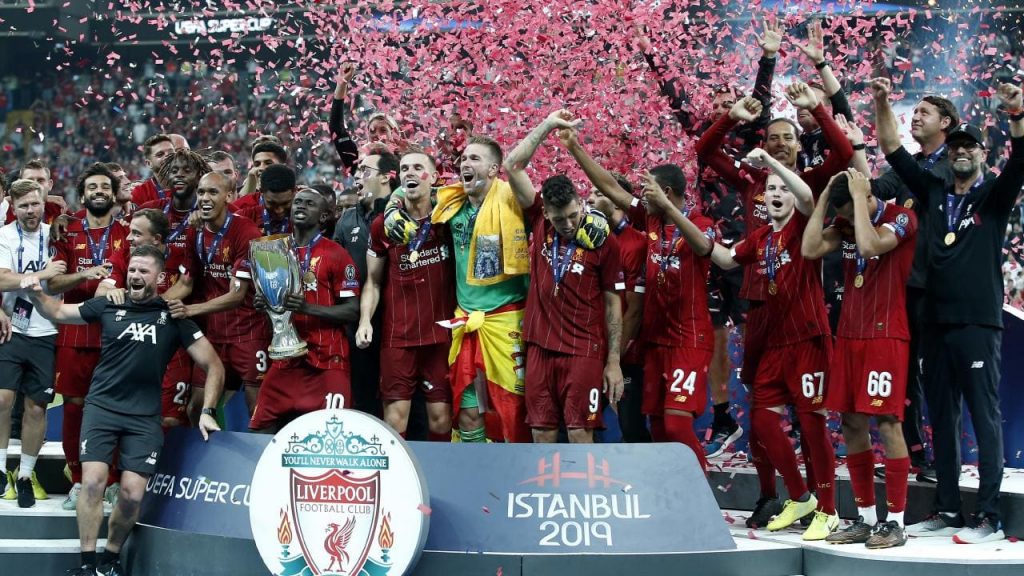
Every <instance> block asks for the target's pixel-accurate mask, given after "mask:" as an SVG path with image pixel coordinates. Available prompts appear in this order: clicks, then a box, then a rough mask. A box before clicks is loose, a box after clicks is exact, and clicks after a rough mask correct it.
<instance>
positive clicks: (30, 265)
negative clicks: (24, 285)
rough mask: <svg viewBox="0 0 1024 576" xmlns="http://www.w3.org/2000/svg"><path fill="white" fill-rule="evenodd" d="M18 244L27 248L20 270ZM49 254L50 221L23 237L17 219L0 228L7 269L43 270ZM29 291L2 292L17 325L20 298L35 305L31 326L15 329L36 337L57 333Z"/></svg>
mask: <svg viewBox="0 0 1024 576" xmlns="http://www.w3.org/2000/svg"><path fill="white" fill-rule="evenodd" d="M40 240H42V250H40ZM19 246H21V247H23V248H24V251H23V252H22V254H21V269H20V270H19V269H18V247H19ZM49 257H50V225H49V224H42V225H40V226H39V230H38V231H36V232H34V233H28V232H23V233H22V235H21V237H19V235H18V225H17V222H11V223H10V224H8V225H6V226H4V227H3V228H0V268H5V269H7V270H10V271H12V272H16V273H20V274H26V273H28V274H31V273H33V272H38V271H39V270H42V269H43V266H44V265H45V264H46V260H47V259H48V258H49ZM28 294H29V293H28V291H25V290H16V291H12V292H4V293H3V299H4V312H6V313H7V315H8V316H10V317H11V321H12V323H14V324H16V323H15V322H14V308H15V304H16V303H17V301H18V300H19V299H21V300H24V301H27V302H29V303H30V304H32V307H33V310H32V315H31V316H29V321H28V329H27V330H24V329H21V328H19V327H18V326H17V325H15V326H14V331H15V332H17V333H18V334H22V335H24V336H30V337H33V338H35V337H39V336H51V335H53V334H56V333H57V327H56V326H54V325H53V323H52V322H50V321H49V320H47V319H46V318H43V315H42V314H40V313H39V311H38V310H35V303H34V302H32V300H31V299H30V298H29V296H28Z"/></svg>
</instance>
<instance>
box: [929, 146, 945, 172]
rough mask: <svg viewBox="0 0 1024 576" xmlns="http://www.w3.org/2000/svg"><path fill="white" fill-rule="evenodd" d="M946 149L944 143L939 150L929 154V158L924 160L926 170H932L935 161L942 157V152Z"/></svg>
mask: <svg viewBox="0 0 1024 576" xmlns="http://www.w3.org/2000/svg"><path fill="white" fill-rule="evenodd" d="M945 151H946V145H945V144H943V145H942V146H940V147H939V149H938V150H936V151H935V152H932V153H931V154H929V155H928V159H927V160H925V161H924V168H925V170H931V169H932V167H933V166H935V163H936V162H938V161H939V158H941V157H942V153H943V152H945Z"/></svg>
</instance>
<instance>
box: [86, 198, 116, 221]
mask: <svg viewBox="0 0 1024 576" xmlns="http://www.w3.org/2000/svg"><path fill="white" fill-rule="evenodd" d="M113 209H114V202H113V201H109V202H106V201H105V202H104V203H103V204H97V203H96V202H95V201H88V202H86V203H85V210H86V211H87V212H89V214H92V215H93V216H95V217H97V218H102V217H104V216H106V215H107V214H110V211H111V210H113Z"/></svg>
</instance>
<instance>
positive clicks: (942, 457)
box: [924, 324, 1003, 520]
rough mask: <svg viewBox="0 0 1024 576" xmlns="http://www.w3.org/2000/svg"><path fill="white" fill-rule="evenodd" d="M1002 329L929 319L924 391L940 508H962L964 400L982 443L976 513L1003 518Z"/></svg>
mask: <svg viewBox="0 0 1024 576" xmlns="http://www.w3.org/2000/svg"><path fill="white" fill-rule="evenodd" d="M1002 341H1003V332H1002V330H999V329H997V328H993V327H988V326H977V325H937V324H930V325H928V327H927V330H926V333H925V349H924V352H925V359H924V393H925V398H926V399H927V401H928V416H929V418H930V420H931V425H932V446H933V449H932V451H933V455H934V457H935V473H936V476H937V477H938V481H939V483H938V487H937V490H936V491H935V510H936V511H937V512H948V513H953V512H960V506H961V500H960V482H959V479H960V436H961V429H962V422H961V415H962V414H963V409H962V401H963V400H966V401H967V409H968V410H969V411H970V415H971V422H972V423H973V424H974V435H975V439H976V440H977V444H978V474H979V476H980V481H979V486H978V505H977V510H976V511H977V512H979V513H984V514H985V515H986V516H988V517H989V518H992V519H993V520H998V518H999V487H1000V485H1001V484H1002V480H1003V417H1002V413H1001V412H1000V410H999V368H1000V362H1001V356H1000V354H1001V353H1000V349H1001V347H1002Z"/></svg>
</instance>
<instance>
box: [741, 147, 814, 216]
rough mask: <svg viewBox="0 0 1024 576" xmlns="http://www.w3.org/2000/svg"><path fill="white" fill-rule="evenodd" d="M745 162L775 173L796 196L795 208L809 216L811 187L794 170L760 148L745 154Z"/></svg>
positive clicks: (811, 205) (812, 206) (812, 201)
mask: <svg viewBox="0 0 1024 576" xmlns="http://www.w3.org/2000/svg"><path fill="white" fill-rule="evenodd" d="M745 160H746V162H747V163H749V164H750V165H751V166H754V167H756V168H767V169H769V170H771V171H772V172H774V173H775V175H776V176H778V177H779V178H780V179H782V183H783V184H785V185H786V188H788V189H789V191H790V192H792V193H793V196H794V197H795V198H796V209H797V210H799V211H800V213H801V214H803V215H804V216H809V215H810V214H811V212H812V211H813V210H814V195H813V194H812V193H811V187H810V185H808V184H807V182H804V180H803V178H801V177H800V176H798V175H797V174H796V173H795V172H793V171H792V170H790V169H789V168H786V167H785V166H783V165H782V163H781V162H779V161H778V160H776V159H775V158H772V157H771V156H770V155H769V154H768V153H767V152H765V151H764V150H763V149H761V148H755V149H753V150H751V151H750V153H749V154H747V157H746V158H745Z"/></svg>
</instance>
